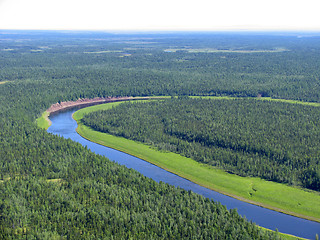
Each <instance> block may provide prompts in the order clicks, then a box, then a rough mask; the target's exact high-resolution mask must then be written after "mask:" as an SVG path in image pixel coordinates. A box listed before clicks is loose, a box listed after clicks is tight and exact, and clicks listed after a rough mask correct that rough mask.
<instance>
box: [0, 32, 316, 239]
mask: <svg viewBox="0 0 320 240" xmlns="http://www.w3.org/2000/svg"><path fill="white" fill-rule="evenodd" d="M279 48H280V49H285V50H283V51H282V50H281V51H274V50H275V49H279ZM319 48H320V38H319V37H316V36H315V37H297V36H293V35H292V36H291V35H283V36H279V35H268V36H264V35H260V34H249V35H241V34H238V35H237V34H236V35H233V34H222V33H219V34H214V33H211V34H209V33H180V34H169V33H162V34H140V35H134V34H132V35H126V34H123V35H121V34H108V33H104V32H96V33H93V32H82V33H79V32H47V31H4V30H1V31H0V82H1V83H2V84H0V119H1V121H0V129H1V130H0V149H1V150H0V174H1V175H0V192H1V193H0V238H1V239H112V238H113V239H129V238H133V239H141V238H146V236H148V239H178V238H187V239H234V238H238V239H278V238H280V237H279V235H278V234H276V233H272V232H266V231H264V230H262V229H261V228H259V227H257V226H256V225H255V224H254V223H251V222H248V221H247V220H245V219H244V218H242V217H240V216H239V215H238V214H237V212H236V210H231V211H228V210H226V208H225V207H224V206H221V205H220V204H219V203H216V202H214V201H212V200H208V199H205V198H203V197H201V196H199V195H197V194H194V193H192V192H188V191H185V190H182V189H179V188H175V187H172V186H169V185H167V184H164V183H156V182H154V181H152V180H150V179H147V178H146V177H144V176H142V175H141V174H139V173H137V172H136V171H133V170H130V169H127V168H125V167H123V166H119V165H117V164H115V163H113V162H110V161H109V160H108V159H106V158H104V157H101V156H98V155H95V154H93V153H91V152H90V151H89V150H88V149H86V148H85V147H83V146H81V145H80V144H78V143H75V142H72V141H71V140H67V139H64V138H61V137H59V136H54V135H51V134H48V133H47V132H46V131H45V130H43V129H40V128H38V127H37V126H36V123H35V119H36V118H37V117H39V116H41V114H42V112H44V111H45V110H46V109H48V108H49V107H50V106H51V104H54V103H57V102H61V101H68V100H76V99H79V98H94V97H99V96H150V95H169V96H175V95H179V96H189V95H201V96H237V97H256V96H270V97H273V98H284V99H296V100H303V101H309V102H319V101H320V100H319V99H320V98H319V94H320V91H319V90H320V87H319V86H320V85H319V83H320V82H319V72H318V70H319V67H320V57H319ZM167 49H179V50H178V51H176V52H169V51H168V50H167ZM183 49H186V50H183ZM190 49H222V50H228V51H227V52H223V51H222V52H221V51H220V52H219V51H218V52H214V51H212V52H210V51H207V52H206V51H204V52H203V51H198V52H197V51H196V52H192V51H189V50H190ZM254 50H264V51H257V52H254ZM233 51H234V52H233ZM239 51H240V52H239ZM241 51H243V52H241ZM250 51H252V52H250ZM171 101H173V100H171ZM179 101H180V100H179ZM181 101H182V100H181ZM184 101H190V100H184ZM199 101H200V100H199ZM221 104H222V103H221ZM248 104H249V103H248ZM250 104H252V103H250ZM269 107H270V109H273V108H274V109H278V108H277V107H275V106H271V105H270V106H269ZM230 111H231V110H230ZM287 111H288V113H290V114H291V113H297V111H298V110H297V109H287ZM299 111H300V110H299ZM303 111H304V112H306V113H308V114H310V121H309V122H308V124H307V125H306V129H308V128H309V127H311V125H309V124H312V123H314V121H315V115H316V110H313V109H309V108H307V109H305V110H303ZM296 116H297V117H299V116H300V115H296ZM190 117H191V118H192V117H193V116H190ZM305 118H306V117H305ZM285 121H286V119H285ZM190 123H191V122H190ZM316 126H317V125H316V124H315V125H314V126H312V127H313V128H314V129H315V128H316ZM292 127H294V126H292ZM168 130H169V129H168ZM178 131H180V130H179V129H176V132H177V133H178ZM182 133H183V132H181V134H182ZM199 133H200V132H199ZM299 134H303V132H302V131H301V132H299ZM316 134H317V131H315V133H314V134H311V135H310V140H311V139H313V138H314V137H315V136H316ZM181 136H182V135H181ZM208 136H209V135H208ZM193 137H195V135H194V136H193V135H186V136H184V138H193ZM219 137H220V136H219ZM230 137H231V136H230ZM222 140H223V139H222ZM226 140H228V139H226ZM247 141H248V140H247V139H245V138H244V139H239V145H238V146H239V147H241V148H245V146H246V145H241V144H244V143H246V142H247ZM195 142H196V141H195ZM225 143H226V144H227V143H228V142H225ZM247 143H249V142H247ZM197 144H198V145H199V147H200V148H201V149H203V151H204V152H205V151H206V150H205V148H204V147H205V145H204V144H202V143H200V142H199V143H197ZM210 144H211V143H210ZM253 144H255V145H254V146H253V147H252V149H249V151H248V152H245V151H242V150H241V151H238V155H239V156H241V158H242V159H244V156H246V155H252V154H257V155H258V156H259V159H260V160H259V161H265V160H266V158H268V157H270V156H271V155H272V156H271V158H272V159H274V160H275V162H274V164H271V165H270V166H269V167H270V168H274V169H275V171H276V173H275V174H274V176H275V177H277V178H280V179H281V181H284V182H289V183H292V184H302V185H303V186H305V187H308V186H309V185H310V186H309V188H312V189H314V187H313V186H317V185H316V184H318V183H317V181H315V183H313V180H314V179H317V178H316V177H315V178H314V177H311V178H310V177H308V176H307V175H306V180H304V179H302V178H299V177H297V174H298V173H299V172H301V171H302V172H303V173H304V172H305V173H307V171H308V168H309V167H310V168H312V167H314V171H315V173H316V174H318V173H319V162H318V161H319V160H318V159H319V158H318V157H315V155H314V154H316V152H317V149H313V150H312V152H310V156H307V157H306V158H305V159H307V160H306V162H305V165H304V166H303V168H302V169H297V168H298V166H300V165H301V164H303V161H304V160H301V161H300V160H297V161H296V162H294V161H295V160H296V158H294V156H289V155H288V156H287V155H286V158H281V156H280V158H279V156H278V155H277V154H278V152H277V151H280V150H281V151H282V150H283V149H285V150H286V151H288V154H289V153H290V151H291V149H290V146H289V145H281V148H280V149H278V148H276V147H274V146H272V145H270V148H269V149H267V150H268V151H269V152H270V154H271V155H270V156H268V154H269V153H267V152H265V153H263V151H265V150H266V149H259V147H260V146H259V144H258V143H257V142H253ZM311 146H313V145H312V144H311V145H309V146H306V148H302V149H299V150H297V152H298V153H299V154H303V152H304V151H307V148H308V147H310V149H311ZM232 147H233V146H228V147H227V148H226V147H225V146H224V147H220V146H215V148H216V149H218V148H221V149H222V150H223V151H222V154H227V153H226V152H228V151H229V150H231V148H232ZM257 150H262V153H258V152H257ZM291 157H292V158H291ZM231 159H232V158H231ZM281 159H282V160H281ZM287 159H290V161H291V159H292V161H293V162H292V163H291V162H290V163H289V162H288V161H287ZM208 161H210V160H208ZM232 161H233V160H232ZM232 161H231V162H230V163H228V164H227V163H224V162H222V161H216V164H218V165H219V167H222V166H223V167H225V166H227V165H228V167H230V171H234V172H236V171H238V174H244V173H245V172H246V171H247V172H248V173H249V174H251V173H250V171H251V172H252V170H250V169H246V167H245V166H246V164H244V163H243V168H241V169H240V168H239V169H238V168H237V167H236V166H235V163H234V162H232ZM281 161H283V162H281ZM307 161H309V162H307ZM257 166H258V165H257ZM288 168H292V171H293V172H295V175H294V176H293V178H292V179H291V178H288V177H286V174H285V171H286V169H288ZM276 169H277V170H276ZM295 169H297V170H295ZM260 171H261V173H262V174H263V172H262V171H263V169H260ZM267 177H268V176H267ZM271 177H273V176H271ZM311 179H312V181H311ZM318 179H319V178H318ZM277 181H278V180H277ZM295 181H296V182H295ZM308 184H309V185H308ZM314 184H315V185H314ZM316 189H317V187H316Z"/></svg>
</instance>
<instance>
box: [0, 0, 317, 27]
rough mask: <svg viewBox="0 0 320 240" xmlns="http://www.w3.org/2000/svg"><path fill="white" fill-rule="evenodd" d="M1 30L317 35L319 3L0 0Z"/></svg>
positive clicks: (272, 0) (290, 0)
mask: <svg viewBox="0 0 320 240" xmlns="http://www.w3.org/2000/svg"><path fill="white" fill-rule="evenodd" d="M0 29H48V30H156V31H157V30H160V31H161V30H167V31H176V30H178V31H179V30H180V31H188V30H191V31H194V30H196V31H233V30H246V31H250V30H252V31H256V30H267V31H269V30H287V31H320V1H319V0H303V1H302V0H192V1H191V0H157V1H154V0H0Z"/></svg>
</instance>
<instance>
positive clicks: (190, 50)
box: [164, 48, 288, 53]
mask: <svg viewBox="0 0 320 240" xmlns="http://www.w3.org/2000/svg"><path fill="white" fill-rule="evenodd" d="M177 51H186V52H188V53H278V52H285V51H288V50H287V49H285V48H275V49H271V50H267V49H260V50H244V49H216V48H168V49H165V50H164V52H177Z"/></svg>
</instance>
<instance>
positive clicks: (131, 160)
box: [48, 110, 320, 239]
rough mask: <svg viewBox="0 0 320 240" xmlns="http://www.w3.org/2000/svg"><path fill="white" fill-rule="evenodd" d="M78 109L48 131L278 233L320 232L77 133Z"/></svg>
mask: <svg viewBox="0 0 320 240" xmlns="http://www.w3.org/2000/svg"><path fill="white" fill-rule="evenodd" d="M75 111H76V110H69V111H65V112H60V113H57V114H54V115H52V116H50V120H51V122H52V125H51V126H50V127H49V129H48V132H49V133H52V134H56V135H60V136H62V137H64V138H70V139H72V140H73V141H76V142H79V143H81V144H82V145H84V146H87V147H88V148H89V149H90V150H91V151H93V152H94V153H96V154H99V155H103V156H106V157H107V158H109V159H110V160H112V161H114V162H117V163H119V164H121V165H125V166H126V167H128V168H132V169H135V170H137V171H139V172H140V173H142V174H143V175H145V176H147V177H149V178H152V179H154V180H155V181H157V182H159V181H162V182H166V183H169V184H171V185H174V186H177V187H178V186H179V187H181V188H184V189H186V190H192V191H193V192H196V193H198V194H201V195H203V196H205V197H207V198H211V199H213V200H214V201H219V202H221V204H223V205H226V206H227V208H228V209H231V208H236V209H237V210H238V213H239V214H240V215H242V216H245V217H246V218H247V219H248V220H251V221H253V222H255V223H256V224H258V225H260V226H262V227H265V228H269V229H272V230H276V229H278V230H279V232H283V233H288V234H292V235H295V236H299V237H303V238H308V239H315V236H316V234H318V235H320V223H317V222H313V221H308V220H305V219H301V218H297V217H293V216H290V215H286V214H282V213H279V212H275V211H272V210H269V209H266V208H262V207H259V206H256V205H252V204H249V203H245V202H242V201H240V200H237V199H234V198H231V197H228V196H225V195H223V194H220V193H218V192H215V191H212V190H210V189H207V188H204V187H201V186H199V185H197V184H195V183H193V182H190V181H189V180H186V179H184V178H181V177H179V176H177V175H175V174H172V173H170V172H167V171H165V170H163V169H161V168H159V167H157V166H155V165H153V164H150V163H148V162H146V161H143V160H141V159H139V158H136V157H134V156H131V155H129V154H126V153H123V152H120V151H117V150H114V149H111V148H108V147H105V146H101V145H99V144H96V143H93V142H90V141H88V140H86V139H84V138H82V137H81V136H80V135H79V134H78V133H77V132H76V128H77V122H76V121H75V120H74V119H73V118H72V114H73V112H75Z"/></svg>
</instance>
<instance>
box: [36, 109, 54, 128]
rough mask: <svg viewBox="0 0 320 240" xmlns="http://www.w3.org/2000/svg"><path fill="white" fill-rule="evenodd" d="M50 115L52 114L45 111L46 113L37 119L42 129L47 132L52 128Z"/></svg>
mask: <svg viewBox="0 0 320 240" xmlns="http://www.w3.org/2000/svg"><path fill="white" fill-rule="evenodd" d="M49 115H50V113H49V112H47V111H45V112H44V113H42V115H41V117H39V118H37V120H36V122H37V125H38V126H39V127H40V128H43V129H46V130H47V129H48V128H49V127H50V126H51V121H50V119H49Z"/></svg>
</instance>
